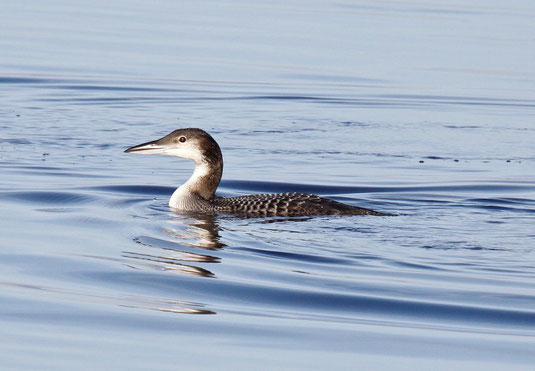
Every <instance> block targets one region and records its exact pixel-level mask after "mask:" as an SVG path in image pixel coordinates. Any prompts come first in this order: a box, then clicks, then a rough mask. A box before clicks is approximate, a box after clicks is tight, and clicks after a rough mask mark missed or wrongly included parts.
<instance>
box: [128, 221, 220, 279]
mask: <svg viewBox="0 0 535 371" xmlns="http://www.w3.org/2000/svg"><path fill="white" fill-rule="evenodd" d="M169 224H171V227H165V228H163V229H162V231H163V232H164V233H165V236H169V237H171V238H170V239H169V238H156V237H149V236H139V237H136V238H135V239H134V241H135V242H136V243H137V244H138V245H141V246H143V249H142V251H124V252H123V257H126V258H130V259H135V260H136V261H138V264H141V262H143V264H142V265H143V266H144V268H152V269H156V270H159V271H170V272H177V273H182V274H188V275H192V276H199V277H215V275H214V273H212V272H211V271H210V270H209V269H207V268H206V267H201V266H199V265H197V264H193V263H219V262H220V260H221V259H220V258H219V257H217V256H214V255H212V254H206V253H201V252H200V251H199V249H202V250H205V251H206V250H211V251H215V250H219V249H221V248H222V247H223V246H224V244H223V243H221V242H220V236H219V226H218V224H217V221H216V215H210V214H172V215H171V219H170V220H169ZM165 236H164V237H165ZM130 266H131V265H130ZM131 267H132V268H135V265H134V266H131Z"/></svg>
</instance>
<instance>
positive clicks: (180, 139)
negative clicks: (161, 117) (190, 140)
mask: <svg viewBox="0 0 535 371" xmlns="http://www.w3.org/2000/svg"><path fill="white" fill-rule="evenodd" d="M178 141H179V142H180V143H184V142H185V141H186V137H180V138H178Z"/></svg>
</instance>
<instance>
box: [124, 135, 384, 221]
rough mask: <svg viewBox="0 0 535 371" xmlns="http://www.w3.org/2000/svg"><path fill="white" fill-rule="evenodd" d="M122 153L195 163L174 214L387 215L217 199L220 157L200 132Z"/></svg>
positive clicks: (308, 198)
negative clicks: (195, 212)
mask: <svg viewBox="0 0 535 371" xmlns="http://www.w3.org/2000/svg"><path fill="white" fill-rule="evenodd" d="M125 152H135V153H144V154H154V153H163V154H167V155H171V156H178V157H182V158H187V159H190V160H193V162H195V170H194V172H193V175H192V176H191V177H190V179H189V180H188V181H187V182H186V183H184V184H183V185H182V186H180V187H179V188H178V189H177V190H176V191H175V192H174V193H173V195H172V196H171V199H170V200H169V206H170V207H172V208H174V209H177V210H182V211H202V212H221V213H229V214H240V215H244V216H308V215H389V214H385V213H381V212H377V211H374V210H370V209H364V208H359V207H355V206H350V205H346V204H343V203H341V202H337V201H334V200H331V199H328V198H323V197H319V196H316V195H312V194H306V193H275V194H256V195H249V196H239V197H220V196H216V195H215V191H216V189H217V187H218V185H219V182H220V180H221V176H222V173H223V156H222V154H221V149H220V148H219V145H218V144H217V142H216V141H215V140H214V139H213V138H212V137H211V136H210V134H208V133H206V132H205V131H203V130H201V129H194V128H187V129H178V130H175V131H173V132H172V133H170V134H168V135H166V136H164V137H163V138H161V139H158V140H155V141H152V142H147V143H143V144H140V145H137V146H134V147H130V148H128V149H127V150H126V151H125Z"/></svg>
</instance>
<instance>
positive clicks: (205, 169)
mask: <svg viewBox="0 0 535 371" xmlns="http://www.w3.org/2000/svg"><path fill="white" fill-rule="evenodd" d="M222 174H223V162H222V161H204V160H203V161H199V162H196V163H195V170H194V171H193V174H192V175H191V177H190V178H189V179H188V181H187V182H186V183H184V184H183V185H181V186H180V187H179V188H178V189H177V190H176V191H175V193H173V196H172V197H171V201H170V204H171V203H173V204H174V206H175V207H177V206H179V205H181V204H184V203H186V202H188V203H189V201H188V200H190V199H192V198H196V197H201V198H202V199H204V200H206V201H210V200H211V199H212V198H213V197H214V194H215V191H216V190H217V186H218V185H219V182H220V180H221V175H222ZM179 208H184V207H179Z"/></svg>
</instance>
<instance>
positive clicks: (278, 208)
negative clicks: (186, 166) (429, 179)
mask: <svg viewBox="0 0 535 371" xmlns="http://www.w3.org/2000/svg"><path fill="white" fill-rule="evenodd" d="M212 205H213V207H214V209H215V210H216V211H219V212H224V213H231V214H243V215H257V216H303V215H386V214H384V213H380V212H377V211H374V210H370V209H363V208H360V207H354V206H350V205H346V204H343V203H341V202H337V201H334V200H331V199H328V198H323V197H319V196H316V195H312V194H306V193H270V194H257V195H248V196H239V197H217V196H216V197H214V199H213V200H212Z"/></svg>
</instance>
